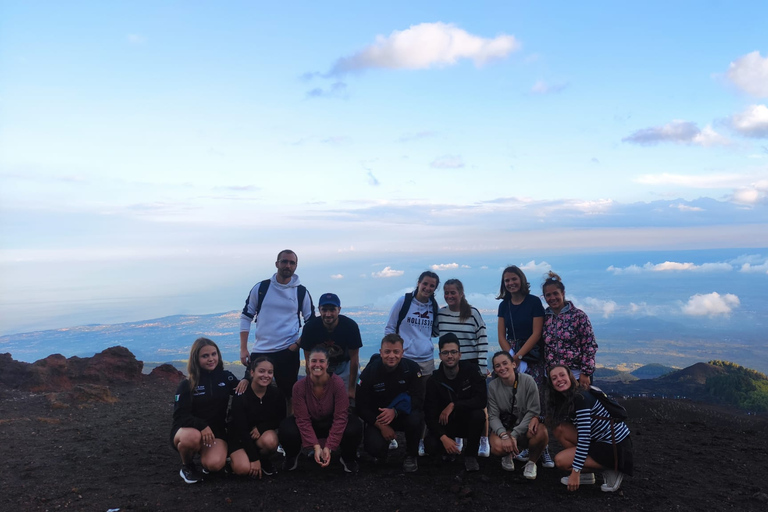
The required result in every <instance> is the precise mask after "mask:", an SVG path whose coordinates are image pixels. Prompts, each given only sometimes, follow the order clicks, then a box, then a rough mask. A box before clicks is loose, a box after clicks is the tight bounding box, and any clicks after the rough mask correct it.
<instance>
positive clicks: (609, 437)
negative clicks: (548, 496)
mask: <svg viewBox="0 0 768 512" xmlns="http://www.w3.org/2000/svg"><path fill="white" fill-rule="evenodd" d="M548 421H549V423H550V426H551V427H552V434H553V435H554V436H555V437H556V438H557V440H558V441H559V442H560V444H561V445H562V446H563V448H564V449H563V450H562V451H561V452H560V453H558V454H557V455H556V456H555V464H556V465H557V467H558V468H559V469H562V470H565V471H570V474H569V475H568V476H564V477H563V478H562V479H561V480H560V481H561V482H562V483H563V484H565V485H567V486H568V490H569V491H575V490H577V489H578V488H579V485H581V484H594V483H595V475H594V473H593V471H601V470H602V473H603V481H604V483H603V485H602V486H601V487H600V489H601V490H602V491H604V492H614V491H616V490H618V489H619V487H620V486H621V482H622V480H623V479H624V475H632V469H633V460H632V439H631V438H630V436H629V428H628V427H627V425H626V423H624V422H623V421H620V420H616V419H611V415H610V413H609V412H608V410H607V409H606V408H605V406H603V404H602V403H600V400H599V399H598V398H597V397H596V396H595V395H593V394H592V393H591V392H590V391H589V389H584V388H582V387H580V386H579V384H578V382H577V381H576V379H575V378H574V376H573V373H572V372H571V370H570V368H568V367H567V366H563V365H555V366H554V367H552V368H550V369H549V407H548ZM582 471H586V472H584V473H582Z"/></svg>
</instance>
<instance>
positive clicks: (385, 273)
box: [371, 267, 405, 277]
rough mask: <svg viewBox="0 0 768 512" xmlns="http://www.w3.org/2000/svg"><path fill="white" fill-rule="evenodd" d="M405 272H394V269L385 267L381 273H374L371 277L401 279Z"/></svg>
mask: <svg viewBox="0 0 768 512" xmlns="http://www.w3.org/2000/svg"><path fill="white" fill-rule="evenodd" d="M403 274H405V270H394V269H393V268H392V267H384V268H383V269H382V270H380V271H379V272H372V273H371V277H400V276H401V275H403Z"/></svg>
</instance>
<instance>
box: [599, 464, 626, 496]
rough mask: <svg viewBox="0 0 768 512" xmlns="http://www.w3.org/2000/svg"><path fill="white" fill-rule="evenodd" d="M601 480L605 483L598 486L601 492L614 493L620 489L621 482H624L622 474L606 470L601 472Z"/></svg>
mask: <svg viewBox="0 0 768 512" xmlns="http://www.w3.org/2000/svg"><path fill="white" fill-rule="evenodd" d="M603 480H604V481H605V483H604V484H603V485H601V486H600V490H601V491H603V492H615V491H618V490H619V487H621V481H622V480H624V473H622V472H621V471H614V470H612V469H606V470H605V471H603Z"/></svg>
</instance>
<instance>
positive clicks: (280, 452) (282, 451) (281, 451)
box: [277, 444, 285, 457]
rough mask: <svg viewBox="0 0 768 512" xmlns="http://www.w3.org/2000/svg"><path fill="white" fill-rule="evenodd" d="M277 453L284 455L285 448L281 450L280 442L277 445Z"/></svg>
mask: <svg viewBox="0 0 768 512" xmlns="http://www.w3.org/2000/svg"><path fill="white" fill-rule="evenodd" d="M277 453H279V454H281V455H282V456H283V457H285V450H283V445H281V444H279V445H277Z"/></svg>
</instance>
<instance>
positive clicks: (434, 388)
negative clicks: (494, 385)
mask: <svg viewBox="0 0 768 512" xmlns="http://www.w3.org/2000/svg"><path fill="white" fill-rule="evenodd" d="M451 402H453V406H454V409H453V413H452V414H451V416H452V417H453V416H454V415H456V416H460V415H462V414H466V413H467V412H468V411H471V410H475V409H484V408H485V406H486V404H487V403H488V390H487V389H486V386H485V378H484V377H483V376H482V375H481V374H480V369H479V368H478V366H477V365H476V364H475V363H473V362H471V361H459V373H458V375H457V376H456V378H455V379H453V380H448V378H447V377H446V376H445V372H444V371H443V365H442V364H441V365H440V368H438V369H437V370H436V371H435V372H434V373H433V374H432V376H431V377H430V378H429V380H428V381H427V396H426V399H425V400H424V419H425V421H426V423H427V427H428V428H429V430H430V432H434V433H435V435H437V437H440V436H442V435H443V434H445V425H441V424H440V413H441V412H443V409H445V408H446V407H447V406H448V404H450V403H451Z"/></svg>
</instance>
